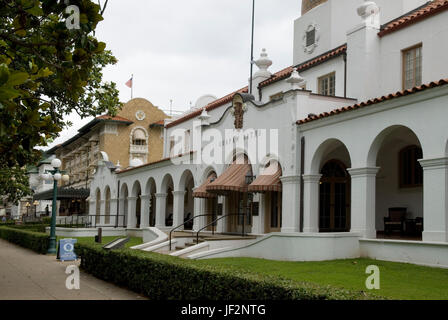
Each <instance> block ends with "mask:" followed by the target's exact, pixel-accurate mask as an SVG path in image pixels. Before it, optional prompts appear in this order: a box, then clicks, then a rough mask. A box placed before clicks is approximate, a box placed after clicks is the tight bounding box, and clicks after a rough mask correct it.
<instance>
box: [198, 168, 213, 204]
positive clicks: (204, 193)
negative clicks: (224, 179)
mask: <svg viewBox="0 0 448 320" xmlns="http://www.w3.org/2000/svg"><path fill="white" fill-rule="evenodd" d="M216 178H217V176H216V173H215V172H213V173H212V174H211V175H209V176H208V178H207V179H206V180H205V182H204V183H203V184H202V185H201V186H200V187H199V188H197V189H196V190H195V191H194V192H193V198H205V199H208V198H216V194H215V193H210V192H207V186H208V185H209V184H210V183H211V181H212V180H215V179H216Z"/></svg>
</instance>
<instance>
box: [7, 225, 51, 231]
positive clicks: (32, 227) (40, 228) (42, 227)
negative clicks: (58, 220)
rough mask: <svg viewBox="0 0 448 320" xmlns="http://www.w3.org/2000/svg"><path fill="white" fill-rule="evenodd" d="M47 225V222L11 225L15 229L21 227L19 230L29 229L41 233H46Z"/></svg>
mask: <svg viewBox="0 0 448 320" xmlns="http://www.w3.org/2000/svg"><path fill="white" fill-rule="evenodd" d="M45 227H47V225H45V224H36V223H33V224H28V223H27V224H20V225H15V226H11V228H14V229H19V230H28V231H33V232H40V233H45Z"/></svg>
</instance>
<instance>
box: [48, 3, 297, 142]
mask: <svg viewBox="0 0 448 320" xmlns="http://www.w3.org/2000/svg"><path fill="white" fill-rule="evenodd" d="M101 2H104V1H101ZM251 10H252V1H250V0H224V1H223V0H188V1H186V0H126V1H123V0H109V4H108V7H107V9H106V13H105V15H104V21H102V22H101V23H100V24H99V25H98V29H97V33H96V36H97V38H98V39H99V40H101V41H104V42H106V44H107V49H110V50H112V52H113V54H114V55H115V57H117V59H118V63H117V64H116V65H115V66H112V67H108V68H107V69H106V70H105V71H104V80H105V81H113V82H115V83H117V86H118V88H119V90H120V99H121V101H122V102H126V101H128V100H129V99H130V97H131V92H130V89H129V88H128V87H126V86H125V83H126V81H127V80H129V79H130V78H131V74H133V75H134V98H135V97H141V98H145V99H148V100H149V101H151V102H152V103H153V104H154V105H156V106H158V107H159V108H161V109H164V110H165V109H169V106H170V99H172V100H173V110H180V111H186V110H188V109H189V107H190V103H193V104H194V103H195V102H196V100H197V99H198V98H199V97H200V96H202V95H204V94H213V95H215V96H216V97H218V98H220V97H222V96H224V95H226V94H228V93H231V92H232V91H235V90H237V89H240V88H242V87H244V86H246V85H247V83H248V78H249V70H250V65H249V61H250V32H251ZM300 10H301V1H300V0H281V1H279V0H256V8H255V41H254V56H255V59H256V58H258V57H259V55H260V52H261V49H262V48H266V49H267V52H268V54H269V57H270V58H271V59H272V60H273V65H272V67H271V69H270V70H271V72H275V71H279V70H281V69H283V68H285V67H287V66H290V65H292V59H293V58H292V50H293V26H294V20H295V19H297V18H298V17H299V16H300ZM255 70H256V67H255ZM70 120H71V121H72V122H73V123H74V125H73V126H72V127H71V128H70V129H67V130H64V131H63V132H62V133H61V136H60V137H59V138H58V139H56V140H55V141H54V143H53V144H51V145H50V146H49V147H52V146H54V145H56V144H59V143H61V142H63V141H65V140H67V139H68V138H70V137H72V136H74V135H75V134H76V133H77V130H78V129H79V128H81V127H82V126H83V125H84V124H86V123H87V122H89V121H90V120H91V119H83V120H81V119H79V118H78V117H77V116H71V117H70Z"/></svg>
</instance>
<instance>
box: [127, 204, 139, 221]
mask: <svg viewBox="0 0 448 320" xmlns="http://www.w3.org/2000/svg"><path fill="white" fill-rule="evenodd" d="M137 199H138V198H137V197H128V217H127V218H128V225H127V228H128V229H133V228H135V227H136V226H137V217H136V212H137V211H136V210H137Z"/></svg>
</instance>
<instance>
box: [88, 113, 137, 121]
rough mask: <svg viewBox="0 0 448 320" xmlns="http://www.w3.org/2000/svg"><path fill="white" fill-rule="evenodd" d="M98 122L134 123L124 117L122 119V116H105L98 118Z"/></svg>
mask: <svg viewBox="0 0 448 320" xmlns="http://www.w3.org/2000/svg"><path fill="white" fill-rule="evenodd" d="M96 118H97V119H98V120H111V121H119V122H132V121H131V120H129V119H126V118H123V117H120V116H115V117H112V116H108V115H103V116H99V117H96Z"/></svg>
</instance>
